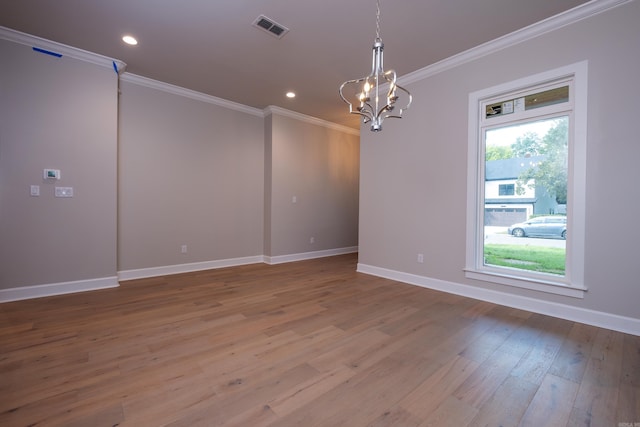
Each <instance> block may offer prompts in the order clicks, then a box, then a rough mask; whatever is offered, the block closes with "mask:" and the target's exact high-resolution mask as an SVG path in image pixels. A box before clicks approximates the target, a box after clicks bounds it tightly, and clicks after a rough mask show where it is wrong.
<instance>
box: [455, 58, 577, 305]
mask: <svg viewBox="0 0 640 427" xmlns="http://www.w3.org/2000/svg"><path fill="white" fill-rule="evenodd" d="M587 69H588V61H582V62H578V63H575V64H571V65H567V66H564V67H560V68H557V69H554V70H550V71H546V72H543V73H539V74H535V75H532V76H528V77H525V78H522V79H518V80H514V81H511V82H508V83H504V84H500V85H497V86H494V87H490V88H487V89H482V90H479V91H476V92H472V93H471V94H469V132H468V134H469V148H468V160H467V172H468V175H467V233H466V234H467V242H466V265H465V268H464V270H465V275H466V277H467V278H470V279H475V280H481V281H485V282H492V283H498V284H502V285H507V286H515V287H518V288H525V289H530V290H534V291H539V292H547V293H552V294H558V295H564V296H570V297H575V298H584V293H585V292H586V291H587V288H586V287H585V284H584V244H585V206H586V204H585V200H586V176H587V174H586V157H587V156H586V152H587V86H588V83H587ZM567 77H572V78H573V86H572V88H573V94H572V95H570V96H573V116H572V127H573V139H572V143H571V144H570V146H569V150H570V152H569V162H570V164H569V173H570V174H569V177H568V183H567V185H568V190H569V194H570V195H571V197H572V200H571V203H570V206H568V207H567V217H568V218H567V220H568V223H569V224H571V225H570V227H571V228H570V231H569V233H570V237H569V239H567V246H566V274H565V277H563V278H558V280H555V278H554V277H552V276H550V277H549V278H548V279H546V278H545V279H541V278H540V276H537V277H532V276H535V275H529V274H527V273H526V272H525V271H521V270H518V271H517V272H516V271H515V270H514V274H509V269H506V268H491V267H489V266H484V265H482V264H481V263H480V262H479V259H481V257H480V256H479V251H480V250H481V244H482V242H481V241H480V240H479V239H481V238H483V233H481V232H478V231H479V227H481V226H483V224H480V222H481V219H482V216H481V212H480V209H481V208H483V207H484V204H482V206H479V205H480V203H479V201H480V197H481V195H482V191H484V190H483V189H482V188H481V186H483V185H484V181H483V179H481V177H480V173H481V172H482V171H481V170H480V168H479V164H480V159H479V156H480V155H481V154H482V153H481V150H480V144H479V141H480V140H481V135H480V124H481V120H482V117H483V115H484V114H485V111H484V109H483V108H482V104H483V102H484V101H485V100H487V99H489V98H493V97H496V96H499V95H501V94H507V93H511V92H516V91H519V90H526V89H528V88H530V87H533V86H537V85H541V84H544V83H547V82H553V81H556V80H559V79H562V78H567Z"/></svg>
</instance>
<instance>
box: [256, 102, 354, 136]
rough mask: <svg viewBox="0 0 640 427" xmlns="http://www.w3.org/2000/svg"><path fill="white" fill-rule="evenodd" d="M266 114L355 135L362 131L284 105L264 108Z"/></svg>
mask: <svg viewBox="0 0 640 427" xmlns="http://www.w3.org/2000/svg"><path fill="white" fill-rule="evenodd" d="M264 114H265V116H268V115H270V114H277V115H279V116H285V117H290V118H292V119H296V120H300V121H302V122H306V123H310V124H312V125H318V126H322V127H325V128H329V129H333V130H337V131H339V132H344V133H348V134H351V135H355V136H360V131H359V130H357V129H353V128H350V127H347V126H343V125H339V124H336V123H333V122H328V121H326V120H322V119H318V118H316V117H312V116H307V115H306V114H302V113H297V112H295V111H291V110H287V109H285V108H282V107H277V106H275V105H269V106H268V107H267V108H265V109H264Z"/></svg>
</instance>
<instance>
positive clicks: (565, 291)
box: [465, 269, 587, 298]
mask: <svg viewBox="0 0 640 427" xmlns="http://www.w3.org/2000/svg"><path fill="white" fill-rule="evenodd" d="M465 276H466V277H467V278H469V279H475V280H481V281H483V282H491V283H497V284H500V285H506V286H514V287H516V288H522V289H529V290H532V291H537V292H546V293H549V294H555V295H563V296H567V297H572V298H584V294H585V293H586V292H587V288H584V287H581V286H569V285H567V284H566V283H561V282H554V281H551V280H549V281H544V280H537V279H527V278H522V277H515V276H511V275H508V274H504V273H498V272H493V271H478V270H471V269H465Z"/></svg>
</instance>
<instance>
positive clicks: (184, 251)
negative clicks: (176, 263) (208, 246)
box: [180, 245, 187, 254]
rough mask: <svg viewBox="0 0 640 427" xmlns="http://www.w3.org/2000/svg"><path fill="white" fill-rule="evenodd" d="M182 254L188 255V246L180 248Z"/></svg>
mask: <svg viewBox="0 0 640 427" xmlns="http://www.w3.org/2000/svg"><path fill="white" fill-rule="evenodd" d="M180 252H181V253H183V254H186V253H187V245H182V246H181V247H180Z"/></svg>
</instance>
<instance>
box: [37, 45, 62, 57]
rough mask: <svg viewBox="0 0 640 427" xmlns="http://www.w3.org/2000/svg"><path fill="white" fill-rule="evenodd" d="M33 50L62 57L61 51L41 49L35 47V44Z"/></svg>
mask: <svg viewBox="0 0 640 427" xmlns="http://www.w3.org/2000/svg"><path fill="white" fill-rule="evenodd" d="M33 50H35V51H36V52H40V53H44V54H46V55H51V56H55V57H56V58H62V54H61V53H56V52H51V51H50V50H44V49H40V48H39V47H35V46H34V47H33Z"/></svg>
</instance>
